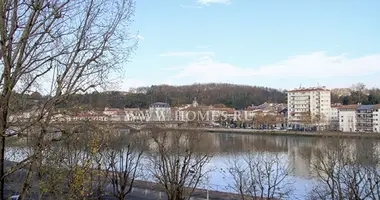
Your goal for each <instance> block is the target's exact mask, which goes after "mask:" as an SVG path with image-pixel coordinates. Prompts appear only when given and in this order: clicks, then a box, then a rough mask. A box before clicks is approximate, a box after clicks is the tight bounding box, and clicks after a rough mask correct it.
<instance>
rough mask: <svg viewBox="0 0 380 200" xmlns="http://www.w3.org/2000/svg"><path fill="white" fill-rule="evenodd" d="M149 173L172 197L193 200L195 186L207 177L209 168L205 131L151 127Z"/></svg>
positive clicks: (209, 156) (170, 198) (171, 199)
mask: <svg viewBox="0 0 380 200" xmlns="http://www.w3.org/2000/svg"><path fill="white" fill-rule="evenodd" d="M149 134H150V135H151V148H152V150H151V153H150V154H149V155H148V159H149V168H148V171H150V174H151V175H152V177H153V179H154V180H155V181H156V182H157V183H158V184H159V185H161V186H162V188H163V189H164V191H165V193H166V195H167V197H168V199H169V200H183V199H186V198H187V199H190V197H191V195H192V194H193V192H194V191H195V189H196V188H197V187H198V186H200V185H201V184H202V183H205V181H206V180H207V174H208V172H209V170H207V169H206V165H207V163H209V161H210V159H211V157H212V155H211V153H210V152H209V148H208V144H205V143H204V142H202V133H200V132H194V131H192V132H186V131H185V132H184V131H174V132H167V131H165V130H162V129H154V130H150V131H149Z"/></svg>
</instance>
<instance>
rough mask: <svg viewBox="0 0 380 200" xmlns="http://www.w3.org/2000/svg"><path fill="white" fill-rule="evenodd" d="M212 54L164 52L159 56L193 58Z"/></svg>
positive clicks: (212, 53)
mask: <svg viewBox="0 0 380 200" xmlns="http://www.w3.org/2000/svg"><path fill="white" fill-rule="evenodd" d="M214 55H215V53H214V52H209V51H208V52H189V51H188V52H186V51H183V52H166V53H163V54H160V56H171V57H193V56H214Z"/></svg>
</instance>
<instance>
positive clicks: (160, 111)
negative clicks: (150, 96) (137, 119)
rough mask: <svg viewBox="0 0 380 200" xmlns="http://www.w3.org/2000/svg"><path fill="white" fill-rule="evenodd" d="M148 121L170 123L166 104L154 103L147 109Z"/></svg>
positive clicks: (168, 107)
mask: <svg viewBox="0 0 380 200" xmlns="http://www.w3.org/2000/svg"><path fill="white" fill-rule="evenodd" d="M149 115H150V117H149V119H147V121H170V120H171V108H170V105H169V104H167V103H162V102H156V103H152V105H150V107H149Z"/></svg>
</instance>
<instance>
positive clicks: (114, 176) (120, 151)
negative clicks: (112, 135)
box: [107, 135, 144, 200]
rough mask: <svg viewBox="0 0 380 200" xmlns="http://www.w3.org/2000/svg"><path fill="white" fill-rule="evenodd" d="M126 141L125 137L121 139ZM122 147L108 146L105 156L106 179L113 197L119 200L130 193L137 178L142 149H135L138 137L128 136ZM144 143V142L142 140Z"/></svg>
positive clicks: (122, 199)
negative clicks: (109, 183) (107, 168)
mask: <svg viewBox="0 0 380 200" xmlns="http://www.w3.org/2000/svg"><path fill="white" fill-rule="evenodd" d="M123 138H124V139H126V138H125V137H123ZM127 138H128V139H127V140H122V141H124V143H123V146H122V147H121V148H120V147H115V146H110V148H111V149H110V150H109V153H108V155H107V157H108V158H107V166H109V170H108V179H109V180H110V181H111V184H112V189H113V195H114V196H115V197H116V198H118V199H119V200H124V199H125V198H126V196H127V195H128V194H129V193H131V192H132V187H133V184H134V182H135V179H136V178H138V177H139V175H141V174H139V173H141V172H140V170H141V159H142V156H143V152H144V151H143V149H141V148H140V149H139V148H138V147H137V144H138V143H137V141H139V140H141V139H142V138H141V137H138V136H136V135H135V136H128V137H127ZM143 141H144V140H143Z"/></svg>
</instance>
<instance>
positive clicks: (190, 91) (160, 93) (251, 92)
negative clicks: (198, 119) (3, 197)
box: [15, 83, 380, 110]
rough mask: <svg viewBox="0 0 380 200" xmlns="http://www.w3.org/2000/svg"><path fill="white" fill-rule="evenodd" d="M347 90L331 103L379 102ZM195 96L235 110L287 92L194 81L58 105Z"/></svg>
mask: <svg viewBox="0 0 380 200" xmlns="http://www.w3.org/2000/svg"><path fill="white" fill-rule="evenodd" d="M349 91H350V92H349V93H346V94H344V95H338V94H336V93H334V92H333V93H332V94H331V96H332V97H331V98H332V103H342V104H344V105H347V104H357V103H361V104H378V103H380V89H377V88H374V89H366V88H365V86H364V85H360V84H356V85H354V86H352V88H351V89H350V90H349ZM46 98H47V97H43V96H41V95H40V94H39V93H38V92H34V93H33V94H31V95H26V96H24V97H23V98H20V96H17V95H16V96H15V99H17V102H18V104H19V105H20V107H23V108H24V109H25V108H30V107H32V106H33V105H36V104H40V103H41V101H42V102H43V101H44V99H46ZM194 98H196V99H197V101H198V103H200V104H204V105H215V104H224V105H226V106H228V107H233V108H237V109H243V108H246V107H248V106H250V105H252V104H254V105H259V104H262V103H264V102H274V103H286V101H287V100H286V91H280V90H277V89H273V88H267V87H257V86H248V85H235V84H224V83H223V84H222V83H210V84H193V85H185V86H170V85H153V86H150V87H139V88H135V89H132V90H131V91H130V92H119V91H114V92H92V93H87V94H76V95H73V96H71V97H70V99H69V100H68V101H64V102H62V103H61V104H60V106H59V107H61V108H71V107H73V106H82V107H84V108H89V109H99V110H102V109H104V108H105V107H112V108H125V107H127V108H148V107H149V105H150V104H151V103H154V102H166V103H169V104H170V105H171V106H177V105H182V104H189V103H192V101H193V100H194Z"/></svg>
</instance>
